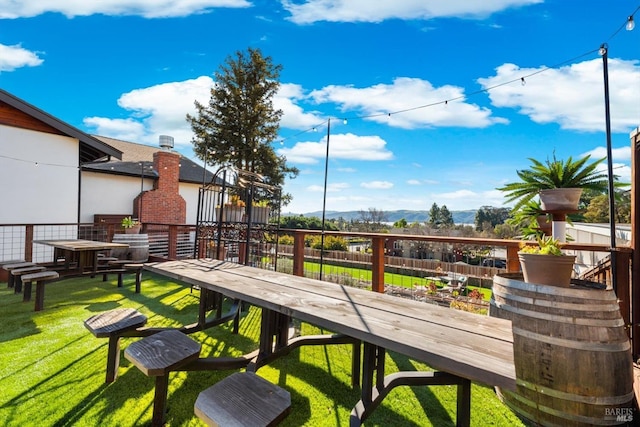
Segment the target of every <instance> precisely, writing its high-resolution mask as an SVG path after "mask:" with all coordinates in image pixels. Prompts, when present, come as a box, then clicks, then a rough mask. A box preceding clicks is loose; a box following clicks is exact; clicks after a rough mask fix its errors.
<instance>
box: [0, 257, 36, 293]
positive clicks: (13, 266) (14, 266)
mask: <svg viewBox="0 0 640 427" xmlns="http://www.w3.org/2000/svg"><path fill="white" fill-rule="evenodd" d="M34 265H36V264H35V263H33V262H29V261H18V262H8V263H5V264H2V268H3V270H7V273H8V274H9V276H8V279H7V287H8V288H13V287H14V285H15V281H14V279H13V276H12V275H11V270H15V269H18V268H25V267H32V266H34Z"/></svg>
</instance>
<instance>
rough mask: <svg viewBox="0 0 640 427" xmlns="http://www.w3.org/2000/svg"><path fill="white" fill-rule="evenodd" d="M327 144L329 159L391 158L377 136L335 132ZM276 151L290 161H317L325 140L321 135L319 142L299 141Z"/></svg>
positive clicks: (306, 162) (322, 152) (325, 144)
mask: <svg viewBox="0 0 640 427" xmlns="http://www.w3.org/2000/svg"><path fill="white" fill-rule="evenodd" d="M329 144H330V145H329V158H330V159H349V160H367V161H381V160H390V159H392V158H393V153H392V152H390V151H389V150H387V149H386V144H387V143H386V141H385V140H383V139H382V138H380V137H379V136H358V135H354V134H352V133H346V134H336V135H331V140H330V143H329ZM277 152H278V154H279V155H284V156H286V157H287V161H288V162H291V163H303V164H313V163H318V162H319V161H320V160H321V159H324V158H325V157H326V154H327V141H326V138H324V137H323V138H322V139H321V140H320V141H319V142H299V143H297V144H296V145H294V146H293V147H291V148H280V149H278V150H277Z"/></svg>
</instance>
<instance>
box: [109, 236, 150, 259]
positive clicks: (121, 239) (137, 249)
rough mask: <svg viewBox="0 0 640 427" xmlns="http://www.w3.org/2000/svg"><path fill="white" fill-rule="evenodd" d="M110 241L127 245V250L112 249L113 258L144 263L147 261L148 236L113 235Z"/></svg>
mask: <svg viewBox="0 0 640 427" xmlns="http://www.w3.org/2000/svg"><path fill="white" fill-rule="evenodd" d="M112 241H113V242H114V243H126V244H128V245H129V248H123V249H112V250H111V256H113V257H116V258H118V259H121V260H131V261H134V262H146V261H147V260H148V259H149V235H148V234H114V235H113V240H112Z"/></svg>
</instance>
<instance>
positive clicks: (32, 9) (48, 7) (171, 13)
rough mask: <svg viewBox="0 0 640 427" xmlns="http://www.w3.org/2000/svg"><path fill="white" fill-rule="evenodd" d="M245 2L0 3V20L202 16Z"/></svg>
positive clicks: (115, 0)
mask: <svg viewBox="0 0 640 427" xmlns="http://www.w3.org/2000/svg"><path fill="white" fill-rule="evenodd" d="M250 6H251V3H250V2H248V1H246V0H179V1H176V0H103V1H86V0H21V1H15V0H0V19H15V18H30V17H33V16H38V15H42V14H44V13H47V12H53V13H61V14H63V15H65V16H67V17H69V18H71V17H74V16H88V15H94V14H102V15H116V16H118V15H136V16H143V17H145V18H165V17H176V16H188V15H195V14H202V13H207V12H209V11H211V9H214V8H218V7H225V8H242V7H250Z"/></svg>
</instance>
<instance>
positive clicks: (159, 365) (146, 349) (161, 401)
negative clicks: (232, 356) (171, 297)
mask: <svg viewBox="0 0 640 427" xmlns="http://www.w3.org/2000/svg"><path fill="white" fill-rule="evenodd" d="M201 347H202V346H201V345H200V343H198V342H196V341H194V340H192V339H191V338H189V337H188V336H186V335H185V334H183V333H182V332H180V331H178V330H176V329H170V330H166V331H162V332H158V333H156V334H153V335H150V336H148V337H145V338H143V339H141V340H140V341H136V342H134V343H132V344H131V345H129V347H127V349H126V350H125V351H124V357H126V358H127V359H128V360H129V361H131V362H132V363H133V364H134V365H136V366H137V367H138V369H140V370H141V371H142V372H143V373H144V374H145V375H147V376H149V377H156V385H155V391H154V397H153V418H152V420H151V425H152V426H154V427H156V426H158V427H159V426H162V425H164V418H165V413H166V406H167V394H168V392H169V372H171V371H172V370H175V369H177V368H179V367H181V366H183V365H185V364H187V363H189V362H191V361H192V360H196V359H197V358H198V357H199V356H200V349H201Z"/></svg>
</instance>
